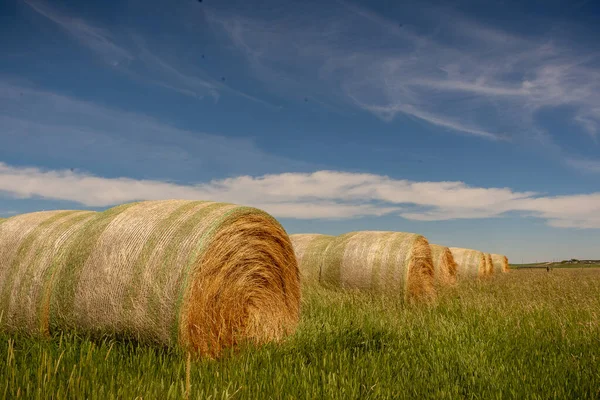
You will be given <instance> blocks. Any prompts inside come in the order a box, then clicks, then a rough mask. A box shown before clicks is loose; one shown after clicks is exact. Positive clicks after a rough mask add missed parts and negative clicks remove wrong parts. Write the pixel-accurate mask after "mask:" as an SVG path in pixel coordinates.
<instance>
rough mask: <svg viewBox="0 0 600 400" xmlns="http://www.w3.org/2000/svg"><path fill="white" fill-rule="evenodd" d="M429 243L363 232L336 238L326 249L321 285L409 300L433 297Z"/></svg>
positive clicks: (410, 236)
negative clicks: (385, 293) (360, 290)
mask: <svg viewBox="0 0 600 400" xmlns="http://www.w3.org/2000/svg"><path fill="white" fill-rule="evenodd" d="M433 280H434V271H433V261H432V259H431V249H430V248H429V242H428V241H427V239H425V238H424V237H423V236H421V235H417V234H414V233H403V232H381V231H360V232H350V233H346V234H344V235H340V236H336V237H335V238H334V239H333V240H332V242H331V243H330V244H329V246H328V247H327V249H326V254H325V255H324V261H323V264H322V267H321V279H320V281H321V283H322V284H325V285H332V286H339V287H343V288H352V289H368V290H374V291H382V292H383V291H385V292H392V293H399V294H401V295H403V296H404V297H405V298H406V299H419V298H428V297H432V296H433V295H434V285H433V283H434V282H433Z"/></svg>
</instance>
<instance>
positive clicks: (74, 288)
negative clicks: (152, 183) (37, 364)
mask: <svg viewBox="0 0 600 400" xmlns="http://www.w3.org/2000/svg"><path fill="white" fill-rule="evenodd" d="M0 282H1V284H2V286H0V296H1V297H0V307H1V309H2V311H3V312H4V313H5V314H6V315H7V316H8V319H3V320H2V322H1V324H2V326H3V327H6V328H8V329H22V330H24V331H28V332H33V331H41V332H48V331H50V330H60V329H77V330H81V331H84V332H90V333H99V334H104V333H116V334H124V335H128V336H133V337H136V338H138V339H142V340H149V341H153V342H157V343H160V344H164V345H168V346H174V345H177V344H179V345H181V346H183V347H184V348H186V349H189V350H192V351H197V352H199V353H201V354H207V355H218V353H219V352H220V351H221V349H222V348H223V347H226V346H233V345H235V344H237V343H239V342H241V341H246V340H250V341H253V342H257V343H262V342H265V341H268V340H276V339H279V338H281V337H283V336H284V335H285V334H287V333H290V332H291V331H292V330H293V329H294V327H295V325H296V324H297V321H298V314H299V306H300V285H299V271H298V267H297V263H296V259H295V257H294V253H293V248H292V245H291V242H290V240H289V237H288V236H287V234H286V232H285V230H284V229H283V228H282V227H281V225H280V224H279V223H277V221H275V219H273V218H272V217H271V216H269V215H268V214H266V213H264V212H263V211H260V210H257V209H254V208H248V207H240V206H236V205H233V204H224V203H213V202H198V201H182V200H168V201H148V202H139V203H131V204H125V205H122V206H118V207H115V208H112V209H109V210H107V211H104V212H101V213H92V212H77V211H69V212H53V213H33V214H25V215H22V216H18V217H13V218H11V219H10V220H9V221H8V222H7V223H3V224H2V225H0ZM17 310H19V312H16V311H17ZM19 314H23V316H19Z"/></svg>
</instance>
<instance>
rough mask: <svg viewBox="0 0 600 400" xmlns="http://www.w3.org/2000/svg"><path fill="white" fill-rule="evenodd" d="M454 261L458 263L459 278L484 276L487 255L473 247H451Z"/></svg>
mask: <svg viewBox="0 0 600 400" xmlns="http://www.w3.org/2000/svg"><path fill="white" fill-rule="evenodd" d="M450 252H451V253H452V256H453V257H454V261H456V264H457V265H458V269H457V275H458V277H459V278H465V277H479V276H484V275H485V271H486V261H485V255H484V254H483V253H482V252H480V251H478V250H472V249H463V248H459V247H450Z"/></svg>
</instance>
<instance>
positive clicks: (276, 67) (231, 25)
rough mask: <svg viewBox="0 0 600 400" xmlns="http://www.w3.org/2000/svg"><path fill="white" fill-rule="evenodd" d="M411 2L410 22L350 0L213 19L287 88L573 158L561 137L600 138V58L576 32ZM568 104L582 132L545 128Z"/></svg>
mask: <svg viewBox="0 0 600 400" xmlns="http://www.w3.org/2000/svg"><path fill="white" fill-rule="evenodd" d="M290 7H292V8H293V7H295V5H292V4H290ZM297 7H302V5H299V6H297ZM398 7H399V8H402V7H403V6H402V5H398ZM411 7H412V8H411V9H410V10H408V9H407V10H405V11H407V12H409V13H408V14H409V15H411V20H410V21H407V23H406V24H404V25H402V26H399V24H398V21H393V20H391V19H388V18H386V17H384V16H381V15H378V14H376V13H374V12H371V11H369V10H367V9H365V8H362V7H359V6H357V5H355V4H353V3H350V2H345V1H335V2H325V3H324V4H323V5H322V7H319V8H316V9H315V10H314V11H313V12H310V13H306V12H305V13H300V12H298V13H296V14H295V15H298V18H295V19H294V20H287V19H286V18H285V15H286V13H289V12H291V11H289V10H287V9H286V10H284V11H285V12H284V11H281V12H280V13H277V12H273V13H271V14H270V15H268V16H267V17H265V16H264V15H261V16H260V17H257V16H256V15H254V14H253V13H252V11H251V10H246V11H244V9H242V8H240V10H236V11H233V12H232V11H230V10H219V9H216V10H213V11H214V12H212V13H209V14H208V16H209V20H210V21H212V23H213V26H214V29H216V30H219V31H222V32H225V34H226V36H227V37H229V40H230V41H231V43H233V44H234V45H235V47H236V48H237V49H238V50H239V51H240V52H241V53H242V54H244V55H245V56H246V58H247V59H248V64H249V65H250V67H251V68H252V69H253V70H254V71H255V73H256V76H257V77H258V78H259V79H261V80H263V81H264V82H265V84H266V85H267V86H272V87H278V88H283V89H282V91H284V92H285V93H289V92H292V93H295V91H294V90H290V88H292V87H294V85H296V87H299V88H303V90H311V89H312V90H314V91H315V94H316V95H320V96H321V97H322V98H323V99H326V100H327V101H330V102H334V103H335V102H346V103H347V104H351V105H353V106H355V107H358V108H359V109H363V110H365V111H368V112H370V113H372V114H374V115H376V116H377V117H379V118H381V119H383V120H385V121H391V120H393V119H395V118H396V117H397V116H398V115H406V116H410V117H414V118H417V119H419V120H421V121H424V122H425V123H429V124H432V125H434V126H437V127H438V128H443V129H445V130H448V131H450V132H455V133H461V134H466V135H474V136H478V137H481V138H485V139H490V140H498V139H523V138H524V139H527V140H530V139H531V140H535V141H538V140H539V142H540V144H542V145H544V146H547V148H548V149H549V150H552V151H554V152H556V154H557V156H560V157H564V158H566V157H567V155H565V154H563V153H562V150H561V149H559V148H558V146H557V145H556V141H555V140H554V136H553V135H555V134H578V133H579V132H581V133H584V134H587V135H589V137H590V138H591V139H593V140H595V138H596V137H597V136H598V133H599V132H600V111H598V110H600V69H599V68H598V65H599V63H600V57H598V54H597V53H595V52H593V51H592V50H590V48H589V46H588V47H587V48H586V47H585V46H580V45H579V43H578V42H579V40H578V39H577V38H573V37H569V35H561V36H556V35H554V36H553V34H551V33H547V34H540V35H537V36H528V37H525V36H519V35H517V34H512V33H507V32H505V31H503V30H502V29H499V28H495V27H491V26H484V25H481V24H479V23H478V22H476V21H474V20H473V19H471V18H469V17H467V16H465V15H464V14H461V13H459V12H457V11H454V10H452V9H441V8H436V7H426V6H422V7H419V6H418V5H417V6H415V5H414V4H413V5H411ZM413 21H417V22H414V25H412V24H411V23H412V22H413ZM543 22H544V21H540V25H541V24H542V23H543ZM534 23H535V21H534ZM448 38H452V39H448ZM298 71H300V72H298ZM325 88H326V89H327V90H325ZM285 93H284V95H285ZM559 107H563V108H565V107H566V108H568V109H570V110H572V112H571V113H570V114H569V115H566V116H564V122H566V123H569V124H572V125H573V126H574V127H576V129H574V131H575V133H563V132H547V131H545V130H544V128H543V127H542V124H541V122H542V121H540V120H539V112H540V111H543V110H548V109H555V108H559ZM585 166H586V165H581V167H582V168H585Z"/></svg>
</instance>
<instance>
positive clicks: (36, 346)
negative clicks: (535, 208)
mask: <svg viewBox="0 0 600 400" xmlns="http://www.w3.org/2000/svg"><path fill="white" fill-rule="evenodd" d="M303 296H304V299H303V315H302V319H301V323H300V326H299V329H298V331H297V333H296V334H295V335H294V336H292V337H291V338H289V340H287V341H286V342H285V343H283V344H280V345H268V346H266V347H262V348H251V347H246V348H243V349H240V351H239V352H238V353H237V354H228V355H226V356H225V357H223V358H222V359H220V360H218V361H210V360H204V361H198V362H192V363H191V369H190V371H191V372H190V384H191V394H190V396H189V398H193V399H196V398H206V399H209V398H210V399H226V398H237V399H267V398H276V399H280V398H281V399H315V398H332V399H381V398H411V399H421V398H448V399H450V398H452V399H456V398H484V399H494V398H498V399H500V398H519V399H524V398H537V399H542V398H543V399H547V398H570V399H574V398H598V397H600V269H583V270H582V269H576V270H574V269H564V270H558V269H556V270H553V271H552V272H550V273H548V272H546V271H545V270H516V271H511V272H510V273H508V274H503V275H498V276H493V277H491V278H489V279H484V280H482V281H480V282H475V281H473V282H464V283H461V284H460V285H459V286H458V287H456V288H453V289H450V290H446V291H444V292H441V293H440V294H439V298H438V300H437V301H436V303H435V304H432V305H430V306H423V305H421V306H410V305H405V304H403V303H402V302H401V301H399V300H397V299H394V298H390V297H381V296H373V295H369V294H356V293H344V292H341V291H340V292H332V291H327V290H324V289H306V290H305V291H304V294H303ZM0 343H1V345H0V346H1V347H0V352H1V353H2V354H3V357H4V360H2V362H0V397H1V398H11V399H13V398H23V399H35V398H61V399H62V398H72V399H83V398H89V399H111V398H115V399H116V398H118V399H134V398H143V399H178V398H185V390H186V357H185V355H182V354H178V353H177V352H175V351H167V350H164V349H158V348H155V347H151V346H146V345H140V344H136V343H135V342H127V341H123V340H115V339H109V338H106V339H96V340H89V339H86V338H82V337H78V336H77V335H75V334H67V335H57V336H55V337H53V338H52V339H50V340H46V341H40V340H34V339H30V338H25V337H22V336H6V335H5V336H2V337H1V341H0Z"/></svg>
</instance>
